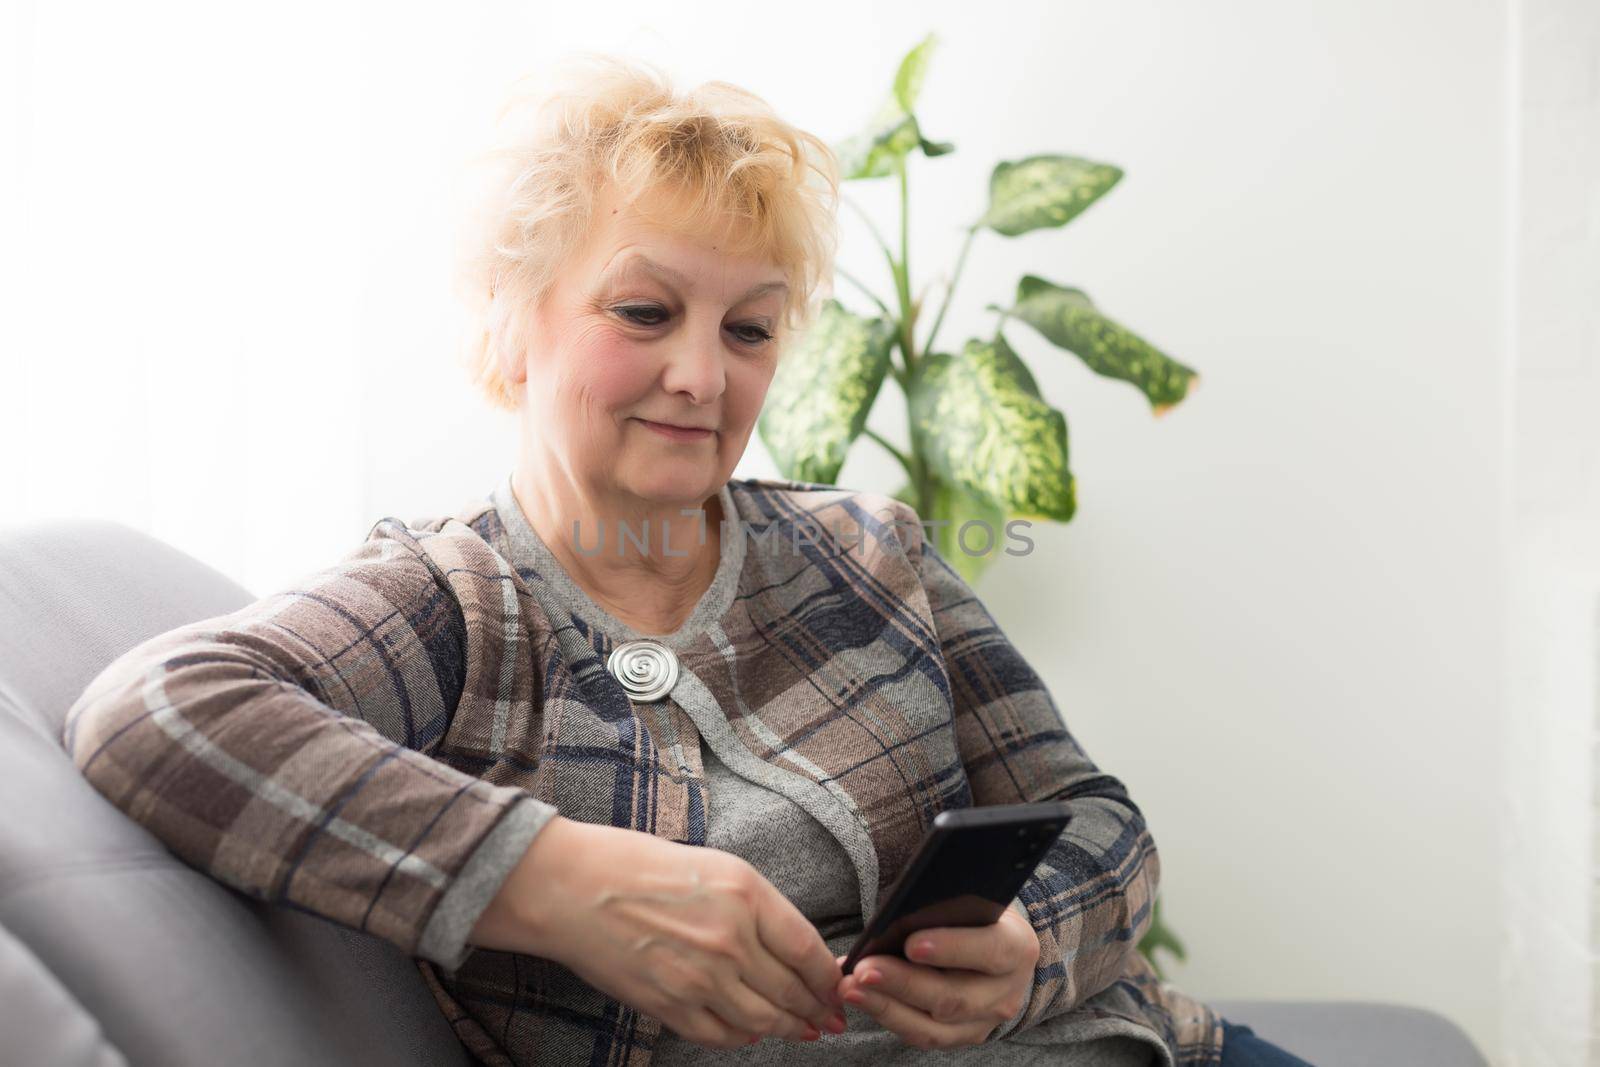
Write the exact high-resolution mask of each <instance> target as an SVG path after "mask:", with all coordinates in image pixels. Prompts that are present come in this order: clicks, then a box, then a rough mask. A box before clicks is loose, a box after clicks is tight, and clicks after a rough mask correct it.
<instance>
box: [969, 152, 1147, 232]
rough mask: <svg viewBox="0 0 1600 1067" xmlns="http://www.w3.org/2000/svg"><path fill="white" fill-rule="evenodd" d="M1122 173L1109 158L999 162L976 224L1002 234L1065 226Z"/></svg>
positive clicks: (1033, 158) (1053, 157)
mask: <svg viewBox="0 0 1600 1067" xmlns="http://www.w3.org/2000/svg"><path fill="white" fill-rule="evenodd" d="M1121 178H1122V171H1121V169H1119V168H1117V167H1114V166H1112V165H1111V164H1109V163H1095V162H1092V161H1090V160H1087V159H1079V158H1077V157H1076V156H1057V155H1038V156H1029V157H1027V158H1026V159H1019V160H1017V161H1016V162H1014V163H1004V162H1003V163H999V164H997V165H996V166H995V168H994V173H993V174H991V175H990V176H989V210H988V211H987V212H985V213H984V216H983V219H982V220H981V224H982V225H984V226H988V227H989V228H990V229H992V230H994V231H995V232H996V233H1002V234H1005V235H1006V236H1007V237H1015V236H1017V235H1018V234H1023V233H1027V232H1029V231H1030V230H1040V229H1044V228H1046V227H1050V226H1065V225H1066V224H1067V223H1069V222H1071V221H1072V220H1073V219H1075V218H1077V217H1078V215H1080V214H1081V213H1082V212H1083V210H1084V209H1085V208H1087V207H1088V206H1089V205H1090V204H1092V203H1094V202H1095V201H1096V200H1098V199H1100V197H1101V196H1103V195H1104V194H1105V193H1106V191H1107V190H1109V189H1110V188H1111V187H1112V186H1113V185H1115V184H1117V182H1118V181H1119V180H1120V179H1121Z"/></svg>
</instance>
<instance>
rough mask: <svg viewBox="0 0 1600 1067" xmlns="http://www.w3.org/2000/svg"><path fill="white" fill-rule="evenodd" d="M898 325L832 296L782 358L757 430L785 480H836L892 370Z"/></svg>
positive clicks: (826, 481)
mask: <svg viewBox="0 0 1600 1067" xmlns="http://www.w3.org/2000/svg"><path fill="white" fill-rule="evenodd" d="M894 334H895V327H894V323H892V322H890V321H888V320H887V319H882V318H864V317H862V316H860V315H856V314H854V313H852V312H850V311H848V310H846V309H845V307H844V305H842V304H840V303H839V301H837V300H834V299H829V300H827V301H825V302H824V303H823V305H822V307H821V309H820V310H819V311H818V313H817V318H816V321H815V322H814V323H813V324H812V326H811V328H810V329H809V330H807V331H806V332H805V334H804V335H803V336H801V337H798V338H795V340H794V341H793V342H792V344H791V345H790V347H789V348H788V350H786V351H785V352H784V353H783V355H782V357H781V358H780V359H779V360H778V370H777V373H776V374H775V375H774V376H773V379H772V385H771V387H770V388H769V389H768V390H767V399H766V403H765V405H764V406H763V408H762V411H761V418H760V420H759V422H758V423H757V428H758V429H759V430H760V433H761V440H762V441H763V442H764V443H765V444H766V446H767V451H768V452H770V453H771V454H772V458H773V460H774V461H775V462H776V463H777V464H778V468H779V470H781V471H782V472H783V476H784V477H785V478H791V479H795V480H798V481H807V482H825V483H829V484H832V483H833V481H834V479H835V478H837V477H838V475H839V468H840V467H842V466H844V460H845V454H846V453H847V452H849V450H850V444H851V442H852V441H854V440H855V439H856V437H857V436H858V435H859V434H860V433H861V428H862V427H863V426H864V425H866V421H867V412H868V411H869V410H870V409H871V408H872V402H873V401H874V400H876V399H877V397H878V389H879V387H881V386H882V385H883V378H884V375H885V374H887V373H888V370H889V350H890V347H891V346H892V344H893V342H894Z"/></svg>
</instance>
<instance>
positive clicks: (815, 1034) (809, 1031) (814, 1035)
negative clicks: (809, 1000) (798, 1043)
mask: <svg viewBox="0 0 1600 1067" xmlns="http://www.w3.org/2000/svg"><path fill="white" fill-rule="evenodd" d="M821 1036H822V1031H821V1030H818V1029H817V1028H816V1027H815V1026H812V1025H811V1024H810V1023H806V1032H805V1033H803V1034H801V1035H800V1040H802V1041H815V1040H817V1039H818V1038H819V1037H821Z"/></svg>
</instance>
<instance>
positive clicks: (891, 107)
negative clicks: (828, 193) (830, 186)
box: [834, 33, 955, 181]
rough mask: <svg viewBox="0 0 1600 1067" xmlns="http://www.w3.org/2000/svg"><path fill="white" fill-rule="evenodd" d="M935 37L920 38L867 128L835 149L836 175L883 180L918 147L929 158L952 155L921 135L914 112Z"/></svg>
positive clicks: (950, 146)
mask: <svg viewBox="0 0 1600 1067" xmlns="http://www.w3.org/2000/svg"><path fill="white" fill-rule="evenodd" d="M936 43H937V41H936V37H935V35H934V34H931V33H930V34H929V35H928V36H927V37H925V38H923V39H922V41H921V43H919V44H918V45H917V46H916V47H915V48H913V49H912V50H911V51H910V52H907V53H906V55H905V58H904V59H902V60H901V61H900V67H899V70H898V71H896V73H895V78H894V89H893V91H892V92H891V93H890V94H889V98H888V99H887V100H885V101H884V102H883V105H882V106H881V107H880V108H878V110H877V112H876V113H875V114H874V115H873V116H872V120H871V121H870V122H868V123H867V125H866V128H865V129H863V130H862V131H861V132H860V133H857V134H856V135H855V136H853V137H850V138H847V139H846V140H844V141H842V142H840V143H839V144H838V145H835V146H834V154H835V155H837V156H838V157H839V172H840V175H841V177H842V178H843V179H844V180H845V181H850V180H852V179H856V178H883V177H887V176H888V175H890V174H893V173H894V172H895V165H896V163H897V162H899V160H900V159H902V158H903V157H904V156H905V155H906V153H908V152H910V151H911V150H912V149H914V148H919V147H920V148H921V149H922V150H923V151H924V152H925V153H926V154H928V155H929V156H941V155H944V154H945V153H947V152H953V151H954V150H955V145H953V144H951V143H950V142H948V141H930V140H928V139H927V138H926V137H924V136H923V135H922V128H921V126H920V125H919V124H918V122H917V119H916V115H915V114H914V109H915V108H916V103H917V95H918V94H919V93H920V92H921V89H922V81H923V78H924V77H925V76H926V74H927V70H928V61H929V59H930V58H932V55H933V48H934V45H935V44H936Z"/></svg>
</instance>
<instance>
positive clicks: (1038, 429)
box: [758, 34, 1199, 977]
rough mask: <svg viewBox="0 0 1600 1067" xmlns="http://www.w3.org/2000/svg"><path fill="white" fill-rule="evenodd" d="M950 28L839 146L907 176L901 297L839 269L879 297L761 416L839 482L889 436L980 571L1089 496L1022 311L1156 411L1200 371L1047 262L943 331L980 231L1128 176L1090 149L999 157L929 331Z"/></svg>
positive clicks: (915, 491)
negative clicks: (913, 255) (940, 90)
mask: <svg viewBox="0 0 1600 1067" xmlns="http://www.w3.org/2000/svg"><path fill="white" fill-rule="evenodd" d="M936 43H937V42H936V37H935V35H933V34H929V35H928V36H927V37H925V38H924V39H923V41H922V42H921V43H919V44H918V45H917V46H916V47H915V48H913V49H912V50H911V51H910V52H909V53H907V54H906V56H905V58H904V59H902V60H901V62H900V66H899V69H898V71H897V72H896V74H895V78H894V85H893V89H892V91H891V92H890V94H889V97H888V99H887V100H886V101H885V102H884V104H883V105H882V107H880V108H879V109H878V111H877V113H876V114H874V115H873V117H872V119H871V121H870V122H869V123H868V124H867V127H866V128H865V129H864V130H863V131H862V132H860V133H859V134H857V135H855V136H854V137H851V138H849V139H848V140H846V141H844V142H842V143H840V144H839V145H836V146H834V147H835V151H836V153H837V154H838V157H839V162H840V168H841V177H842V179H843V180H845V181H867V180H872V179H876V178H886V177H893V178H894V179H896V181H897V182H898V183H899V189H900V240H899V251H898V253H896V251H895V250H894V249H893V248H891V247H890V245H889V243H888V242H887V241H885V240H884V238H883V236H882V234H881V233H880V232H879V230H878V228H877V227H876V226H875V225H874V224H873V221H872V219H871V218H870V217H868V216H867V215H866V213H865V212H864V211H862V212H861V214H862V217H863V218H864V219H865V220H866V223H867V226H868V228H869V229H870V230H871V232H872V234H873V236H874V237H875V238H876V240H877V243H878V245H879V247H880V248H881V249H882V252H883V255H884V258H885V260H886V261H887V264H888V267H889V272H890V276H891V277H892V278H893V282H894V295H893V298H892V304H891V302H890V301H887V300H884V299H882V298H880V297H879V296H878V295H877V294H875V293H874V292H873V291H872V290H871V289H870V288H869V287H868V286H867V285H866V284H864V283H862V282H861V281H860V280H858V279H856V278H854V277H852V276H851V275H849V274H848V273H846V272H845V271H843V270H842V269H838V270H837V273H838V274H839V275H840V276H841V277H843V278H845V279H846V280H847V281H849V282H850V283H851V284H852V285H854V286H855V287H856V288H858V289H859V290H860V291H861V292H862V293H863V294H864V295H865V297H866V298H867V299H868V300H870V301H871V302H872V304H873V305H874V307H875V311H868V312H866V313H856V312H854V311H851V310H849V309H847V308H846V307H845V306H844V305H843V304H842V303H840V302H839V300H838V299H837V298H830V299H828V300H827V301H825V302H824V304H823V306H822V308H821V309H820V311H819V313H818V316H817V319H816V321H815V322H814V324H813V326H812V328H811V329H810V330H808V331H807V332H806V334H805V335H804V336H803V337H800V338H796V340H795V342H794V344H793V345H792V346H791V349H790V351H789V352H787V353H786V354H785V356H784V359H783V361H782V362H781V363H780V365H779V370H778V372H777V374H776V375H775V377H774V379H773V382H772V386H771V390H770V392H769V395H768V400H767V403H766V405H765V408H764V409H763V413H762V415H761V419H760V421H759V423H758V430H759V433H760V435H761V439H762V441H763V442H764V443H765V445H766V447H767V450H768V452H769V453H770V454H771V455H772V457H773V460H774V461H775V462H776V463H777V465H778V467H779V469H780V470H781V471H782V472H783V475H784V477H786V478H791V479H794V480H797V481H808V482H821V483H826V484H832V483H834V481H835V479H836V478H837V477H838V473H839V469H840V468H841V467H842V466H843V465H844V461H845V457H846V454H847V453H848V452H849V450H850V448H851V446H852V445H853V444H854V443H855V441H856V440H857V439H858V438H861V437H865V438H867V439H868V440H870V441H872V442H874V443H875V444H876V445H878V446H879V447H881V448H883V449H884V450H886V451H887V452H888V453H889V454H890V455H891V456H893V457H894V458H895V459H896V460H897V461H898V462H899V464H900V466H901V467H902V468H903V469H904V471H905V475H906V481H905V483H904V484H903V485H902V486H900V487H899V488H898V489H897V490H895V492H894V494H893V495H894V496H896V497H897V498H899V499H901V500H904V501H905V502H906V503H908V504H910V505H911V506H912V507H914V508H916V510H917V513H918V515H919V516H920V517H921V518H922V519H923V520H924V521H927V522H930V524H931V525H932V534H931V536H933V537H934V538H935V544H936V545H937V547H938V549H939V551H940V553H941V554H942V555H943V556H944V557H945V558H946V559H947V560H949V561H950V562H951V564H952V565H953V566H955V567H956V568H957V569H958V570H959V571H960V572H961V573H962V575H963V576H964V577H965V578H966V579H967V580H968V581H969V582H976V581H977V579H978V577H979V575H980V574H981V573H982V571H983V570H984V569H985V568H986V567H987V566H988V564H989V563H990V562H991V561H992V560H993V558H994V557H995V555H997V553H996V552H995V551H993V547H994V546H995V545H997V544H998V532H997V531H999V530H1001V529H1002V528H1003V527H1004V526H1005V524H1006V523H1007V522H1008V521H1010V520H1012V519H1017V518H1021V519H1029V520H1031V519H1044V520H1048V521H1055V522H1067V521H1068V520H1070V519H1071V518H1072V516H1073V514H1074V513H1075V511H1076V510H1077V494H1076V488H1075V485H1074V481H1073V477H1072V471H1071V468H1070V466H1069V463H1068V449H1067V419H1066V416H1065V415H1064V414H1063V413H1062V412H1061V411H1060V410H1059V409H1057V408H1056V407H1054V406H1053V405H1052V404H1050V402H1049V401H1048V400H1046V399H1045V398H1044V397H1043V396H1042V395H1041V394H1040V392H1039V387H1038V385H1037V384H1036V383H1035V381H1034V378H1033V375H1032V373H1031V372H1030V371H1029V369H1028V366H1027V364H1026V363H1025V362H1023V360H1022V358H1021V357H1020V356H1019V355H1018V354H1017V353H1016V351H1015V350H1013V349H1012V347H1011V345H1010V344H1009V343H1008V342H1007V340H1006V336H1005V333H1004V327H1005V325H1006V324H1007V323H1008V322H1009V321H1011V320H1016V321H1018V322H1021V323H1023V324H1025V325H1026V326H1028V327H1030V328H1031V329H1033V330H1035V331H1037V332H1038V333H1040V334H1042V335H1043V336H1044V337H1045V338H1046V339H1047V340H1049V341H1050V342H1052V343H1053V344H1055V345H1056V346H1057V347H1059V348H1062V349H1064V350H1066V351H1068V352H1071V353H1072V354H1073V355H1075V356H1077V357H1078V358H1079V359H1081V360H1083V362H1084V363H1085V364H1086V365H1088V367H1089V368H1090V369H1091V370H1093V371H1094V372H1095V373H1097V374H1100V375H1102V376H1104V377H1107V378H1115V379H1119V380H1121V381H1124V382H1128V383H1130V384H1131V385H1133V386H1134V387H1135V388H1137V389H1139V390H1140V391H1141V392H1143V393H1144V395H1145V397H1146V398H1147V399H1148V400H1149V402H1150V407H1151V411H1152V413H1153V414H1156V415H1160V414H1162V413H1163V412H1165V411H1167V410H1168V409H1170V408H1171V407H1173V406H1174V405H1176V404H1177V403H1179V402H1180V401H1182V400H1183V399H1184V397H1186V396H1187V395H1188V394H1189V392H1190V391H1191V390H1192V389H1193V388H1194V387H1195V385H1196V383H1197V382H1198V381H1199V376H1198V375H1197V374H1196V372H1195V371H1194V370H1193V369H1191V368H1190V367H1187V366H1185V365H1183V364H1182V363H1179V362H1177V361H1176V360H1174V359H1172V358H1171V357H1169V356H1167V355H1166V354H1165V353H1163V352H1161V351H1160V350H1158V349H1157V348H1155V347H1154V346H1153V345H1151V344H1150V343H1149V342H1147V341H1145V340H1144V339H1143V338H1141V337H1140V336H1138V335H1137V334H1135V333H1134V332H1133V331H1131V330H1129V329H1128V328H1126V327H1125V326H1123V325H1122V324H1120V323H1119V322H1117V321H1116V320H1114V319H1112V318H1111V317H1109V316H1108V315H1106V314H1105V313H1104V312H1102V311H1101V310H1100V309H1099V308H1098V307H1096V306H1095V304H1094V303H1093V302H1092V301H1091V300H1090V299H1089V297H1088V295H1087V294H1085V293H1084V292H1083V290H1081V289H1077V288H1073V287H1071V286H1068V285H1063V284H1059V283H1056V282H1053V281H1050V280H1048V279H1046V278H1044V277H1042V276H1040V275H1036V274H1024V275H1023V276H1022V278H1021V279H1020V280H1019V281H1018V282H1017V287H1016V293H1015V296H1014V297H1013V299H1012V301H1011V303H1010V305H1009V306H1000V305H996V304H989V305H986V308H987V310H991V311H994V312H996V313H997V314H998V319H997V320H996V322H995V327H994V332H993V334H992V335H990V336H988V337H974V338H969V339H967V340H966V341H965V343H964V344H962V345H961V347H960V348H959V349H954V350H941V349H939V348H936V347H935V341H936V340H937V339H938V334H939V327H940V325H941V324H942V323H943V321H944V316H945V312H946V311H947V310H948V308H949V306H950V298H951V296H952V295H953V294H954V292H955V288H956V283H957V282H958V281H959V280H960V277H961V270H962V267H963V266H964V265H965V263H966V258H967V252H968V250H969V249H970V248H971V246H972V242H973V240H974V239H976V237H977V235H978V234H979V233H982V232H986V231H988V232H993V233H998V234H1001V235H1002V236H1005V237H1018V236H1021V235H1023V234H1026V233H1031V232H1033V231H1035V230H1042V229H1055V228H1058V227H1061V226H1065V225H1066V224H1067V223H1069V222H1071V221H1072V220H1073V219H1074V218H1076V217H1077V216H1078V215H1080V214H1082V213H1083V211H1084V210H1086V209H1087V208H1088V207H1089V206H1090V205H1091V204H1093V203H1094V202H1095V201H1097V200H1099V199H1100V197H1102V196H1104V195H1105V194H1106V193H1107V192H1108V191H1109V190H1110V189H1111V188H1112V187H1113V186H1115V185H1116V184H1117V182H1118V180H1120V179H1121V177H1122V171H1121V170H1120V169H1119V168H1117V167H1115V166H1112V165H1110V164H1107V163H1099V162H1094V161H1091V160H1088V159H1083V158H1080V157H1077V156H1069V155H1054V154H1043V155H1033V156H1028V157H1026V158H1023V159H1018V160H1012V161H1004V162H1001V163H998V164H997V165H996V166H995V168H994V171H993V172H992V174H991V175H990V178H989V202H988V205H987V206H986V207H985V208H984V210H983V211H982V212H981V213H979V214H978V215H977V218H976V219H975V220H974V221H973V222H972V223H971V224H970V225H968V226H967V227H966V237H965V240H964V241H963V243H962V245H961V251H960V254H959V256H958V257H957V259H956V263H955V267H954V269H953V271H952V272H951V275H950V281H949V283H948V284H947V285H946V286H945V287H944V294H943V297H942V299H941V301H940V304H939V307H938V311H937V312H936V313H935V314H934V315H933V318H932V321H931V323H930V324H929V325H928V326H927V329H926V330H925V331H921V337H920V339H919V330H920V327H921V326H922V323H923V321H924V320H923V311H924V307H923V300H922V299H921V298H917V299H913V298H912V295H911V294H912V286H911V269H910V265H909V263H908V262H907V260H908V258H909V257H908V252H907V245H908V242H907V230H908V219H909V197H908V187H907V173H906V169H907V161H908V160H909V158H910V157H911V155H912V154H913V153H917V152H920V153H921V154H922V155H923V156H926V157H929V158H935V157H938V156H942V155H946V154H948V153H950V152H952V151H954V149H955V146H954V145H952V144H950V143H949V142H946V141H930V140H929V139H928V138H927V137H926V136H925V135H924V134H923V132H922V127H921V124H920V122H919V121H918V119H917V115H916V102H917V96H918V94H919V91H920V89H921V86H922V82H923V78H924V76H925V75H926V73H927V69H928V62H929V59H930V57H931V54H932V52H933V48H934V46H935V44H936ZM846 202H847V203H849V204H850V205H851V207H852V208H855V209H856V210H857V211H860V210H861V209H860V208H858V207H856V205H855V204H854V202H853V201H850V200H849V199H848V198H846ZM886 380H893V382H894V383H895V385H896V386H898V387H899V389H900V392H901V394H902V396H903V398H904V400H905V403H906V405H907V426H908V427H909V437H910V440H909V441H908V442H907V443H905V444H896V443H894V442H891V441H889V440H887V439H885V438H884V437H883V436H881V435H880V434H878V433H876V432H875V431H873V430H871V429H869V428H868V427H867V425H866V420H867V413H868V412H869V411H870V410H871V408H872V406H873V404H874V403H875V402H876V401H877V399H878V395H879V393H880V392H881V390H882V387H883V384H884V382H885V381H886ZM973 523H977V524H979V525H980V527H982V528H986V530H987V533H985V534H983V536H984V542H983V543H984V544H985V545H987V546H988V547H987V548H986V549H985V550H983V551H977V550H975V549H973V548H971V547H970V546H969V545H968V544H967V539H966V538H965V537H964V534H965V533H966V531H967V529H968V528H969V527H970V526H971V525H972V524H973ZM1158 948H1159V949H1165V950H1167V951H1170V952H1172V953H1173V954H1174V955H1175V956H1177V958H1178V959H1180V960H1181V959H1183V958H1185V956H1184V950H1183V946H1182V943H1181V942H1180V941H1179V940H1178V939H1177V937H1176V936H1175V935H1174V934H1173V933H1172V932H1171V931H1170V930H1169V929H1167V927H1166V926H1165V925H1164V924H1163V922H1162V920H1161V912H1160V901H1159V900H1158V901H1157V903H1156V914H1155V918H1154V922H1153V925H1152V926H1151V927H1150V929H1149V930H1148V931H1147V932H1146V934H1145V936H1144V938H1143V939H1142V940H1141V941H1140V944H1139V950H1140V951H1141V952H1143V953H1144V954H1145V956H1146V957H1147V958H1149V959H1150V962H1151V964H1152V965H1153V966H1154V967H1155V970H1156V972H1157V973H1158V974H1162V970H1161V965H1160V963H1159V962H1158V961H1157V960H1156V959H1155V955H1154V954H1155V952H1156V950H1157V949H1158ZM1163 977H1164V975H1163Z"/></svg>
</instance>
